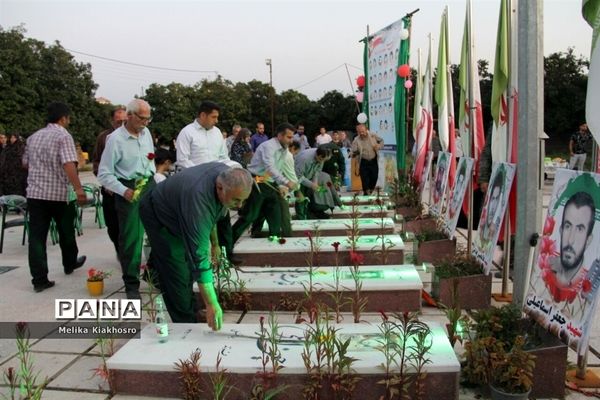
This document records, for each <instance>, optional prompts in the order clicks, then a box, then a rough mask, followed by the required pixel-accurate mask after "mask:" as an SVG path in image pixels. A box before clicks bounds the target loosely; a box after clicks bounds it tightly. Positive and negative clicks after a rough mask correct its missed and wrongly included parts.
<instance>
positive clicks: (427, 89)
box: [413, 35, 433, 184]
mask: <svg viewBox="0 0 600 400" xmlns="http://www.w3.org/2000/svg"><path fill="white" fill-rule="evenodd" d="M431 92H432V83H431V35H429V53H428V56H427V65H426V67H425V76H424V77H423V91H422V93H421V94H422V97H421V107H420V109H421V115H420V117H419V125H418V126H417V156H416V161H415V169H414V172H413V178H414V180H415V181H416V182H417V183H419V184H420V183H421V176H422V174H423V168H425V159H426V158H427V152H428V151H429V149H430V148H431V134H432V129H433V113H432V110H433V107H432V104H431V100H432V99H431V96H432V93H431Z"/></svg>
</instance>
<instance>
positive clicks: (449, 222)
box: [442, 157, 473, 238]
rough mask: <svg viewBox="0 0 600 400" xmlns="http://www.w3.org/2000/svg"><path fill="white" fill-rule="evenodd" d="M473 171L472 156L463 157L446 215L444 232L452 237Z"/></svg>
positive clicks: (457, 167)
mask: <svg viewBox="0 0 600 400" xmlns="http://www.w3.org/2000/svg"><path fill="white" fill-rule="evenodd" d="M472 173H473V159H472V158H470V157H461V158H459V160H458V165H457V166H456V179H455V180H454V187H453V188H450V191H449V194H448V205H447V207H446V214H445V217H444V225H443V227H442V229H443V232H444V233H446V234H447V235H448V237H450V238H452V237H453V236H454V231H456V224H457V223H458V217H459V216H460V210H461V208H462V204H463V201H464V198H465V193H466V192H467V188H468V187H469V177H470V176H472Z"/></svg>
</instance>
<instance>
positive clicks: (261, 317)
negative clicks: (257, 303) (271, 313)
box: [258, 315, 265, 326]
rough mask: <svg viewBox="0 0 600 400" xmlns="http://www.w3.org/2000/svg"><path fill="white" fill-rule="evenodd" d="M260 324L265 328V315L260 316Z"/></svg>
mask: <svg viewBox="0 0 600 400" xmlns="http://www.w3.org/2000/svg"><path fill="white" fill-rule="evenodd" d="M258 322H259V323H260V326H263V325H264V324H265V317H264V315H261V316H260V318H259V319H258Z"/></svg>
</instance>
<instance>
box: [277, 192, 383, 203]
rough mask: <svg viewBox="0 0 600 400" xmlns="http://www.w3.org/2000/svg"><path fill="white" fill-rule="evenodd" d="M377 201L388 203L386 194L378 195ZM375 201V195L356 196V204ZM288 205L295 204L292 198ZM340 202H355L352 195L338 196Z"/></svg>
mask: <svg viewBox="0 0 600 400" xmlns="http://www.w3.org/2000/svg"><path fill="white" fill-rule="evenodd" d="M379 199H380V200H383V201H389V196H388V195H387V194H386V193H381V194H380V195H379ZM375 200H377V195H374V194H373V195H369V196H365V195H358V196H356V202H357V203H363V204H364V203H374V202H375ZM288 201H289V203H290V204H294V202H295V198H294V197H290V198H289V200H288ZM340 201H341V202H342V203H343V204H351V203H352V202H353V201H355V198H354V195H346V196H340Z"/></svg>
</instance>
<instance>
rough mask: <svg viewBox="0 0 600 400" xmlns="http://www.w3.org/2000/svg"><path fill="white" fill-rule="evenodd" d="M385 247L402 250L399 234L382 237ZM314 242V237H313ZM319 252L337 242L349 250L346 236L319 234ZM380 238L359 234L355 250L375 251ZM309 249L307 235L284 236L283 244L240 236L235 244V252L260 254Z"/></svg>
mask: <svg viewBox="0 0 600 400" xmlns="http://www.w3.org/2000/svg"><path fill="white" fill-rule="evenodd" d="M384 239H385V243H386V247H388V248H390V246H391V248H390V249H391V250H404V243H403V242H402V239H401V238H400V235H396V234H392V235H385V237H384ZM313 240H314V241H315V242H316V240H317V239H316V238H313ZM318 240H319V246H320V252H324V253H332V252H334V251H335V250H334V248H333V246H332V243H334V242H339V243H340V247H339V251H340V252H341V251H348V250H350V243H349V241H348V237H347V236H321V237H319V239H318ZM381 244H382V239H381V238H380V237H378V236H377V235H364V236H360V237H359V238H358V241H357V246H356V251H359V252H364V251H371V250H373V251H377V250H380V249H381ZM309 251H310V242H309V239H308V238H307V237H291V238H286V240H285V243H284V244H280V243H279V242H277V241H270V240H268V239H264V238H262V239H252V238H249V237H242V238H241V239H240V240H239V241H238V242H237V243H236V245H235V253H236V254H240V255H241V254H262V253H304V252H309Z"/></svg>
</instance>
